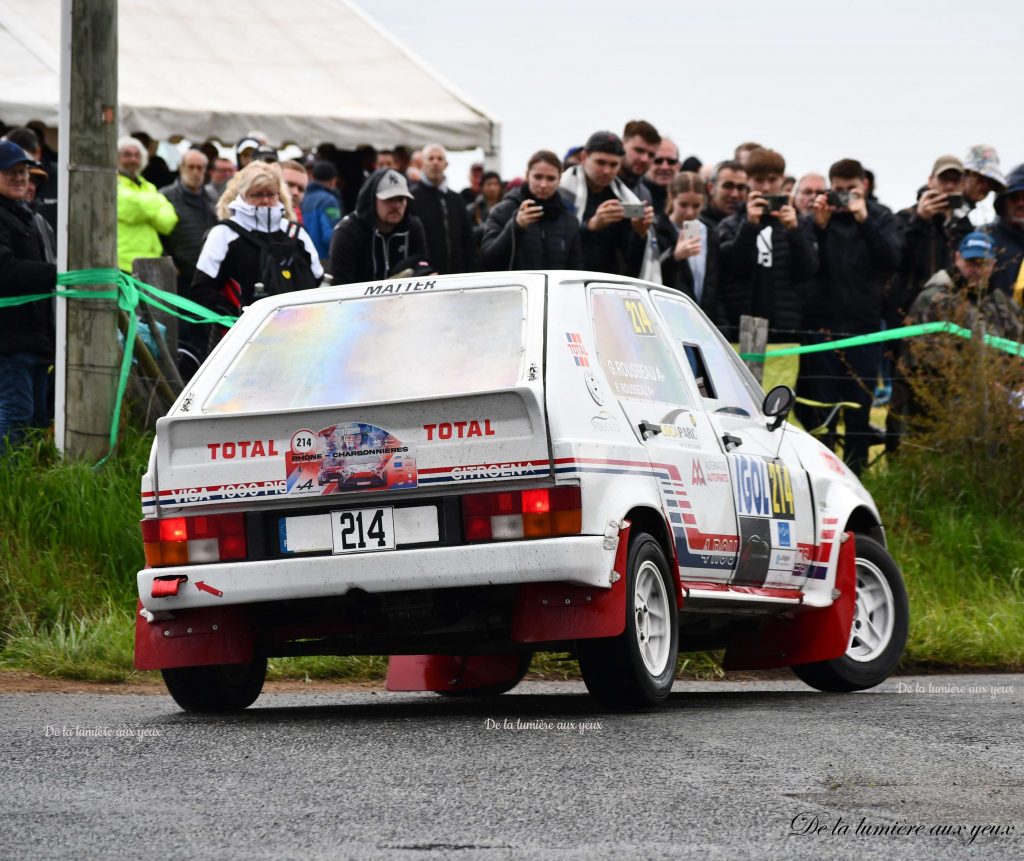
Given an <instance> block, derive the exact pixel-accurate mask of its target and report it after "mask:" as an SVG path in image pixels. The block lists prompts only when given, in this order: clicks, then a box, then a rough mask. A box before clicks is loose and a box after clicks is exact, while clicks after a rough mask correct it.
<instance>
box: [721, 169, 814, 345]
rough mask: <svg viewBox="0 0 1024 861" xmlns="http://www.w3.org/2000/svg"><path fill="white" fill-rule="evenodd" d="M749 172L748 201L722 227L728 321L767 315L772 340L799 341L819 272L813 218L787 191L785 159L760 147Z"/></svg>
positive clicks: (733, 321)
mask: <svg viewBox="0 0 1024 861" xmlns="http://www.w3.org/2000/svg"><path fill="white" fill-rule="evenodd" d="M746 170H747V181H748V183H749V184H750V194H749V195H748V197H747V202H746V205H745V206H744V207H743V208H742V209H738V210H737V211H736V212H734V213H733V214H732V215H730V216H729V217H728V218H726V219H724V220H723V221H722V222H721V224H719V225H718V241H719V244H720V245H721V258H722V290H723V294H724V295H723V299H724V302H725V312H726V318H727V322H728V324H729V326H730V327H736V326H738V325H739V319H740V316H741V315H743V314H748V315H751V316H754V317H764V318H765V319H767V320H768V327H769V336H768V337H769V338H770V339H773V340H777V339H778V338H779V337H786V338H788V339H789V340H793V339H794V335H793V333H794V332H795V331H796V330H798V329H800V327H801V325H802V324H803V312H804V293H805V290H806V285H807V283H808V281H809V279H811V278H813V277H814V274H815V273H816V272H817V271H818V249H817V245H816V243H815V239H814V235H813V233H812V230H811V224H810V220H809V219H807V218H803V219H801V218H800V217H799V216H798V215H797V211H796V209H795V208H794V207H793V204H792V203H791V202H790V199H789V197H788V196H786V195H784V194H782V183H783V180H784V178H785V173H786V161H785V159H783V157H782V156H781V155H780V154H779V153H777V152H775V151H774V150H770V149H757V150H754V151H753V152H751V153H750V156H749V158H748V160H747V167H746ZM784 333H785V334H784Z"/></svg>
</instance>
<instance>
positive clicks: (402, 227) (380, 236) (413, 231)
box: [329, 168, 427, 284]
mask: <svg viewBox="0 0 1024 861" xmlns="http://www.w3.org/2000/svg"><path fill="white" fill-rule="evenodd" d="M411 199H412V193H411V192H410V191H409V184H408V182H407V181H406V179H405V177H404V176H402V174H400V173H399V172H398V171H397V170H395V169H394V168H382V169H381V170H377V171H374V172H373V173H372V174H370V176H369V178H368V179H367V180H366V182H364V183H363V187H362V188H361V189H360V190H359V197H358V198H356V210H355V212H352V213H349V214H348V215H346V216H345V217H344V218H343V219H342V220H341V221H340V222H338V226H337V227H336V228H335V229H334V235H333V236H332V237H331V255H330V267H329V268H330V272H331V275H332V276H333V278H334V283H335V284H352V283H356V282H358V281H379V280H382V279H384V278H389V277H393V275H394V271H395V267H396V266H397V265H398V264H400V263H405V262H407V261H408V259H409V258H410V257H416V258H420V259H422V260H426V259H427V238H426V234H425V233H424V231H423V224H422V222H421V221H420V220H419V219H418V218H417V217H416V216H414V215H411V214H410V213H409V201H410V200H411ZM403 268H404V267H403Z"/></svg>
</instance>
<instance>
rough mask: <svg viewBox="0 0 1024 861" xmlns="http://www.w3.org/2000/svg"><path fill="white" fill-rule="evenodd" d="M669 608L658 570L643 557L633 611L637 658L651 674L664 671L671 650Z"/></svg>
mask: <svg viewBox="0 0 1024 861" xmlns="http://www.w3.org/2000/svg"><path fill="white" fill-rule="evenodd" d="M671 611H672V610H671V608H670V607H669V599H668V592H667V590H666V589H665V579H664V578H663V577H662V576H661V571H660V570H659V569H658V566H657V565H655V564H654V562H652V561H651V560H649V559H648V560H645V561H644V562H643V564H642V565H641V566H640V568H639V569H638V570H637V572H636V585H635V591H634V599H633V612H634V613H635V614H636V639H637V646H638V647H639V651H640V657H641V659H642V660H643V662H644V667H646V668H647V672H648V673H650V674H651V675H652V676H660V675H661V674H662V673H663V672H664V671H665V666H666V664H667V662H668V659H669V653H670V652H671V651H672V648H671V646H672V631H671V627H670V622H669V613H670V612H671Z"/></svg>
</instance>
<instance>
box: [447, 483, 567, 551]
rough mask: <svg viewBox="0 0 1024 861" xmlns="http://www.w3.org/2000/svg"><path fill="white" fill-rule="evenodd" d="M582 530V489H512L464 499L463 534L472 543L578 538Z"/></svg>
mask: <svg viewBox="0 0 1024 861" xmlns="http://www.w3.org/2000/svg"><path fill="white" fill-rule="evenodd" d="M582 528H583V504H582V501H581V496H580V489H579V487H553V488H537V489H534V490H509V491H501V492H499V493H474V494H470V495H469V496H464V497H462V534H463V537H464V538H465V540H466V541H469V542H474V541H508V540H511V539H515V538H553V537H555V536H558V535H579V533H580V531H581V530H582Z"/></svg>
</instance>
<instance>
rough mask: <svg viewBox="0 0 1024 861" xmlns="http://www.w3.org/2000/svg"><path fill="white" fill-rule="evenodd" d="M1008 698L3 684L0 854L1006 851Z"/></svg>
mask: <svg viewBox="0 0 1024 861" xmlns="http://www.w3.org/2000/svg"><path fill="white" fill-rule="evenodd" d="M1022 703H1024V675H1012V676H928V677H904V678H900V679H895V680H892V681H890V682H888V683H887V684H886V685H884V686H882V687H881V688H879V689H876V690H875V691H872V692H865V693H860V694H852V695H826V694H820V693H815V692H813V691H811V690H810V689H808V688H806V687H804V686H803V685H802V684H800V683H799V682H710V683H693V682H679V683H677V685H676V688H675V691H674V693H673V695H672V697H671V699H670V701H669V703H668V705H667V707H665V708H662V709H661V710H658V711H654V712H647V713H643V714H631V715H617V714H608V713H602V712H600V711H597V710H596V709H595V708H594V706H593V705H592V703H591V702H590V700H589V698H588V697H587V696H586V695H585V693H584V691H583V687H582V685H581V684H579V683H571V682H570V683H548V682H528V683H525V684H523V685H521V686H520V688H518V689H517V690H516V692H514V693H513V694H509V695H506V696H504V697H500V698H497V699H493V700H489V701H486V702H484V701H480V702H470V701H465V700H448V699H441V698H439V697H436V696H434V695H427V694H388V693H383V692H371V691H340V692H337V693H335V692H331V693H302V694H269V695H268V694H264V696H262V697H261V698H260V699H259V700H258V701H257V703H256V705H255V706H254V707H253V708H251V709H250V710H248V711H247V712H246V713H244V714H243V715H241V716H237V717H232V718H222V717H218V718H209V717H205V718H204V717H195V716H190V715H186V714H184V713H182V712H180V711H178V709H177V708H176V707H175V706H174V704H173V702H172V701H171V700H170V698H169V697H165V696H162V695H160V696H139V695H121V694H113V695H105V694H50V693H47V694H6V695H4V696H2V697H0V858H3V859H8V858H10V859H14V858H17V859H35V858H54V859H57V858H59V859H67V858H127V857H146V858H159V859H176V858H216V859H234V858H245V859H263V858H266V859H280V858H303V859H316V858H331V859H335V858H400V859H406V858H407V859H421V858H456V859H460V861H461V859H476V858H488V859H489V858H500V859H505V858H559V859H563V858H564V859H571V858H615V859H620V858H630V859H633V858H701V859H729V861H733V859H738V858H785V859H822V858H851V859H852V858H856V859H859V861H864V859H872V858H884V859H886V861H896V859H904V858H927V859H936V858H979V859H981V858H984V859H988V858H991V859H1000V861H1005V859H1008V858H1022V857H1024V740H1022V739H1024V732H1022V722H1021V715H1022ZM916 826H920V827H919V828H915V827H916ZM984 826H990V827H992V828H993V829H994V828H998V829H999V831H998V832H993V831H992V830H990V831H988V832H986V833H982V832H981V830H980V829H981V828H982V827H984ZM880 827H888V830H887V831H886V832H885V833H881V834H872V833H867V834H865V833H863V830H864V828H868V829H872V830H873V829H875V828H880ZM935 827H940V828H946V829H948V831H949V832H956V831H957V829H958V828H959V831H960V833H959V834H955V833H944V834H937V833H930V832H931V831H932V830H933V829H934V828H935ZM858 828H860V830H861V832H862V833H857V832H858ZM844 829H845V830H844ZM972 829H974V830H975V833H974V836H973V838H972Z"/></svg>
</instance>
